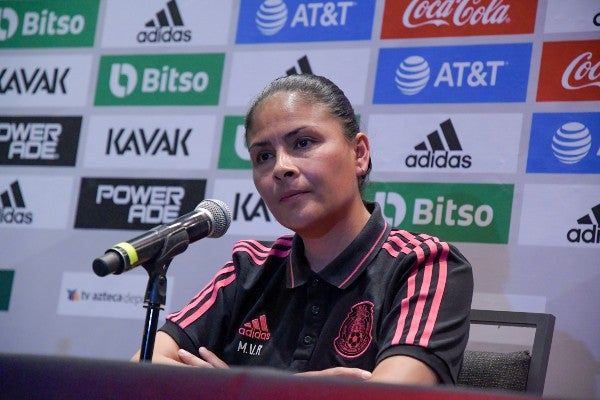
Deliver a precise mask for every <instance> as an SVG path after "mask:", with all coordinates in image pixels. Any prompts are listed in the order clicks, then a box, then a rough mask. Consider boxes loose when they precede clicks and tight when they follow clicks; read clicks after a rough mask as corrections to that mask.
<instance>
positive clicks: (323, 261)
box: [300, 200, 371, 272]
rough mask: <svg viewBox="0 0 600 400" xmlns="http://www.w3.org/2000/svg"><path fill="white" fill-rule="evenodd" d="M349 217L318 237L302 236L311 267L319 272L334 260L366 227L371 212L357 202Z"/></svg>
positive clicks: (361, 203)
mask: <svg viewBox="0 0 600 400" xmlns="http://www.w3.org/2000/svg"><path fill="white" fill-rule="evenodd" d="M348 215H349V216H348V217H347V218H344V219H342V220H340V222H339V223H338V224H336V225H335V226H333V227H332V228H331V229H330V230H329V231H327V232H326V233H324V234H323V235H320V236H318V237H305V236H302V235H300V236H301V237H302V241H303V242H304V254H305V256H306V259H307V260H308V263H309V265H310V269H311V270H313V271H315V272H319V271H321V270H322V269H323V268H325V266H327V264H329V263H330V262H331V261H333V260H334V259H335V258H336V257H337V256H338V255H339V254H340V253H341V252H342V251H343V250H344V249H345V248H346V247H348V245H350V243H352V241H353V240H354V239H355V238H356V236H358V234H359V233H360V231H361V230H362V229H363V228H364V226H365V225H366V223H367V221H368V220H369V218H370V216H371V214H370V213H369V211H368V210H367V208H366V207H365V205H364V204H363V202H362V200H361V201H360V204H355V205H354V206H353V207H352V211H351V212H350V213H348Z"/></svg>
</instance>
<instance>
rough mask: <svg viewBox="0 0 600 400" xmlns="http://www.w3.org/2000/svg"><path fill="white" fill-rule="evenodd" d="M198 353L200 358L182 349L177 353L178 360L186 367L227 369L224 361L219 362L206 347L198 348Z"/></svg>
mask: <svg viewBox="0 0 600 400" xmlns="http://www.w3.org/2000/svg"><path fill="white" fill-rule="evenodd" d="M198 353H200V357H196V356H195V355H193V354H192V353H190V352H189V351H185V350H183V349H179V350H178V351H177V355H178V356H179V360H180V361H181V362H182V363H184V364H186V365H190V366H193V367H205V368H229V365H227V364H226V363H225V361H223V360H221V359H220V358H219V357H217V356H216V355H215V353H213V352H212V351H210V350H208V349H207V348H206V347H200V348H199V349H198Z"/></svg>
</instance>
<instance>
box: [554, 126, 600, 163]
mask: <svg viewBox="0 0 600 400" xmlns="http://www.w3.org/2000/svg"><path fill="white" fill-rule="evenodd" d="M591 147H592V134H591V132H590V130H589V129H588V128H587V127H586V126H585V125H583V124H582V123H580V122H567V123H565V124H563V125H562V126H561V127H560V128H558V129H557V130H556V132H555V133H554V136H553V137H552V153H553V154H554V156H555V157H556V158H557V159H558V161H560V162H561V163H563V164H575V163H578V162H579V161H581V160H582V159H584V158H585V157H586V156H587V155H588V153H589V151H590V149H591ZM599 152H600V150H599Z"/></svg>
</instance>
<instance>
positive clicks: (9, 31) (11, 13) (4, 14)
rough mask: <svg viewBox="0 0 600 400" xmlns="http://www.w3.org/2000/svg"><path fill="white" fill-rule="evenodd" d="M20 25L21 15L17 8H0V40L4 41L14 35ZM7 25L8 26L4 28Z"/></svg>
mask: <svg viewBox="0 0 600 400" xmlns="http://www.w3.org/2000/svg"><path fill="white" fill-rule="evenodd" d="M18 25H19V17H18V16H17V13H16V12H15V10H13V9H12V8H9V7H3V8H0V41H1V42H3V41H5V40H7V39H10V38H11V37H13V36H14V34H15V32H16V31H17V26H18ZM3 27H6V28H3Z"/></svg>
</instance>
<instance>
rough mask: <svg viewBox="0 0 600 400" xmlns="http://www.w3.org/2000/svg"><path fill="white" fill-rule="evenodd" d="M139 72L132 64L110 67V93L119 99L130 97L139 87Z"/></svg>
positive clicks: (116, 64) (117, 64)
mask: <svg viewBox="0 0 600 400" xmlns="http://www.w3.org/2000/svg"><path fill="white" fill-rule="evenodd" d="M137 81H138V77H137V71H136V70H135V68H134V67H133V65H131V64H119V63H115V64H112V65H111V66H110V80H109V85H110V92H111V93H112V94H113V95H114V96H115V97H118V98H123V97H125V96H129V95H130V94H131V93H133V90H134V89H135V87H136V86H137Z"/></svg>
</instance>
